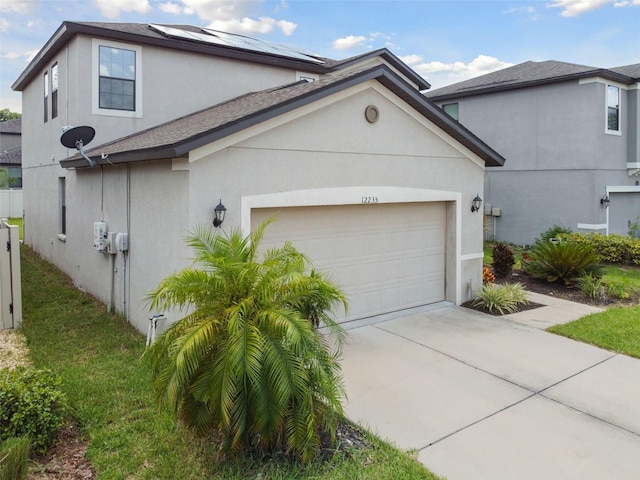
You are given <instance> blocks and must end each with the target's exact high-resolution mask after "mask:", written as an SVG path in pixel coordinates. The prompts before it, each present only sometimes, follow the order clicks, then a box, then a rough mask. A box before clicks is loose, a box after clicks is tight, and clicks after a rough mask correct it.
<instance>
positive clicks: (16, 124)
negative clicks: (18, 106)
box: [0, 118, 22, 135]
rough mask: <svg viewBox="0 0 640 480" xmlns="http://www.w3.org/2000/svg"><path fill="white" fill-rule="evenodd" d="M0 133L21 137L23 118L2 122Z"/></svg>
mask: <svg viewBox="0 0 640 480" xmlns="http://www.w3.org/2000/svg"><path fill="white" fill-rule="evenodd" d="M0 133H9V134H16V135H20V134H21V133H22V118H16V119H14V120H5V121H4V122H0Z"/></svg>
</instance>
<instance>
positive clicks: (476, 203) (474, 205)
mask: <svg viewBox="0 0 640 480" xmlns="http://www.w3.org/2000/svg"><path fill="white" fill-rule="evenodd" d="M481 206H482V199H481V198H480V195H478V194H476V198H474V199H473V200H472V201H471V211H472V212H473V213H476V212H477V211H478V210H480V207H481Z"/></svg>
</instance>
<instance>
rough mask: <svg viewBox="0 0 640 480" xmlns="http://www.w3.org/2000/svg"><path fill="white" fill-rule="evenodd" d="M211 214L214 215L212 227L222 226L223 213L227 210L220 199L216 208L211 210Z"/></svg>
mask: <svg viewBox="0 0 640 480" xmlns="http://www.w3.org/2000/svg"><path fill="white" fill-rule="evenodd" d="M213 212H214V213H215V215H216V216H215V218H214V219H213V226H214V227H216V228H218V227H219V226H220V225H222V222H224V215H225V213H227V209H226V208H225V206H224V205H223V204H222V199H220V203H218V206H217V207H216V208H214V209H213Z"/></svg>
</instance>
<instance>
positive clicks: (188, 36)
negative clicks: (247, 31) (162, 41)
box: [149, 24, 324, 63]
mask: <svg viewBox="0 0 640 480" xmlns="http://www.w3.org/2000/svg"><path fill="white" fill-rule="evenodd" d="M149 27H150V28H152V29H153V30H156V31H158V32H160V33H162V34H163V35H165V36H167V37H171V38H179V39H182V40H188V41H192V42H201V43H210V44H213V45H218V46H223V47H234V48H241V49H243V50H250V51H252V52H261V53H267V54H270V55H278V56H281V57H289V58H295V59H297V60H304V61H307V62H314V63H324V62H323V61H322V60H320V59H318V58H315V57H314V56H312V55H309V54H306V53H303V52H300V51H298V50H295V49H293V48H290V47H287V46H285V45H279V44H276V43H271V42H266V41H264V40H258V39H257V38H252V37H247V36H245V35H235V34H231V33H226V32H219V31H217V30H209V29H204V28H203V29H202V32H204V33H198V32H190V31H187V30H183V29H181V28H173V27H166V26H164V25H156V24H149Z"/></svg>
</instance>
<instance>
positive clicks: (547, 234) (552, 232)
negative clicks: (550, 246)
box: [535, 225, 573, 243]
mask: <svg viewBox="0 0 640 480" xmlns="http://www.w3.org/2000/svg"><path fill="white" fill-rule="evenodd" d="M572 232H573V231H572V230H571V229H570V228H567V227H563V226H562V225H554V226H553V227H551V228H549V229H547V230H545V231H544V232H542V233H541V234H540V238H536V242H535V243H542V242H548V241H549V240H551V239H552V238H558V237H559V236H560V235H562V234H565V235H567V234H570V233H572Z"/></svg>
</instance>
